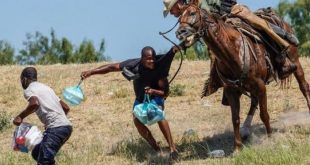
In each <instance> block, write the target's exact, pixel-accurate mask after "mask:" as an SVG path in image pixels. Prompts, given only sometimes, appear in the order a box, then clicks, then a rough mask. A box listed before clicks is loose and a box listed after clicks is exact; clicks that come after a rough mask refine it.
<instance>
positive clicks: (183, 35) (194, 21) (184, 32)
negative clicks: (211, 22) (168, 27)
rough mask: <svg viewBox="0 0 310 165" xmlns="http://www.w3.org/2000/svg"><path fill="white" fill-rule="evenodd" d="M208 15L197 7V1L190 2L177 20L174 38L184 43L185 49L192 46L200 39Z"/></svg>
mask: <svg viewBox="0 0 310 165" xmlns="http://www.w3.org/2000/svg"><path fill="white" fill-rule="evenodd" d="M207 15H208V13H207V12H206V11H205V10H201V9H200V8H199V7H198V0H192V2H191V3H190V4H188V5H187V6H186V7H185V10H184V11H183V13H182V15H181V16H180V18H179V23H180V25H179V28H178V29H177V31H176V37H177V38H178V39H179V40H180V41H181V42H184V44H185V46H186V47H190V46H191V45H193V44H194V43H195V42H196V41H197V40H198V39H199V38H200V37H202V35H203V33H204V31H205V28H206V26H208V25H206V23H208V22H206V21H205V20H206V17H207Z"/></svg>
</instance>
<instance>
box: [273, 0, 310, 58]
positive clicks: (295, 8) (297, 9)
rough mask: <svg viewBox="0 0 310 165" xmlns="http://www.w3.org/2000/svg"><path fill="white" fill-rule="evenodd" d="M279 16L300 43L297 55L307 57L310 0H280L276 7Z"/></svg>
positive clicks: (309, 34)
mask: <svg viewBox="0 0 310 165" xmlns="http://www.w3.org/2000/svg"><path fill="white" fill-rule="evenodd" d="M278 12H279V14H280V15H281V16H282V17H283V18H284V19H285V21H287V22H288V23H289V24H290V25H291V26H292V27H293V28H294V30H295V33H296V35H297V38H298V39H299V41H300V47H299V48H300V49H299V53H300V54H301V55H303V56H309V55H310V54H309V44H308V43H307V42H310V33H309V32H310V0H296V1H292V2H291V1H288V0H282V1H281V2H280V3H279V5H278Z"/></svg>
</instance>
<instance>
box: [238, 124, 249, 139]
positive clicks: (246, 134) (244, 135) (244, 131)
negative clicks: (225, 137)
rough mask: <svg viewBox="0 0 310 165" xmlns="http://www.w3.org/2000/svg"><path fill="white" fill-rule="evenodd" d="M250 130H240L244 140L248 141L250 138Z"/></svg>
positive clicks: (243, 128) (245, 128)
mask: <svg viewBox="0 0 310 165" xmlns="http://www.w3.org/2000/svg"><path fill="white" fill-rule="evenodd" d="M250 134H251V133H250V129H249V128H248V127H241V128H240V135H241V138H242V140H247V139H248V138H249V137H250Z"/></svg>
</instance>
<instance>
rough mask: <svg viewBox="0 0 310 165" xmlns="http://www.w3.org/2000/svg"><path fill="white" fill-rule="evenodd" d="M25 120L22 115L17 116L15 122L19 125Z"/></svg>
mask: <svg viewBox="0 0 310 165" xmlns="http://www.w3.org/2000/svg"><path fill="white" fill-rule="evenodd" d="M22 122H23V119H22V118H21V117H20V116H16V117H15V118H14V120H13V124H14V125H16V126H19V125H20V124H21V123H22Z"/></svg>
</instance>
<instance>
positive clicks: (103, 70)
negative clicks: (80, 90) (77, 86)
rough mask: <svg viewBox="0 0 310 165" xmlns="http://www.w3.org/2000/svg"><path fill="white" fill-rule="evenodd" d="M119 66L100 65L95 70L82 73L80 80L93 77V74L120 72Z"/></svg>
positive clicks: (117, 64)
mask: <svg viewBox="0 0 310 165" xmlns="http://www.w3.org/2000/svg"><path fill="white" fill-rule="evenodd" d="M119 64H120V63H114V64H106V65H102V66H100V67H98V68H95V69H91V70H88V71H84V72H82V73H81V78H82V79H85V78H87V77H90V76H92V75H95V74H106V73H109V72H116V71H121V68H120V66H119Z"/></svg>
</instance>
